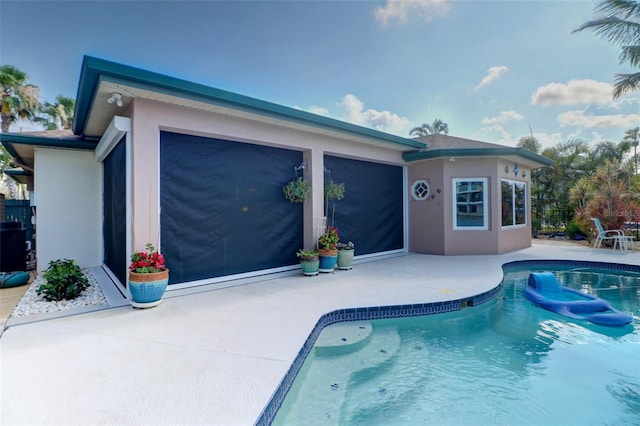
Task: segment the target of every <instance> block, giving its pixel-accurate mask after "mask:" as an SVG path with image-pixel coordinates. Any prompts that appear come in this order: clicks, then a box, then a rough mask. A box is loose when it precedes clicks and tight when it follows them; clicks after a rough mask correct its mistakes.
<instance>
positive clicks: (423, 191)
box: [411, 179, 431, 201]
mask: <svg viewBox="0 0 640 426" xmlns="http://www.w3.org/2000/svg"><path fill="white" fill-rule="evenodd" d="M430 195H431V185H429V182H427V181H426V180H424V179H420V180H417V181H415V182H413V185H411V196H412V197H413V199H414V200H416V201H424V200H427V199H429V196H430Z"/></svg>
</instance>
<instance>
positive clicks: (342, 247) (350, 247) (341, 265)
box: [337, 241, 356, 270]
mask: <svg viewBox="0 0 640 426" xmlns="http://www.w3.org/2000/svg"><path fill="white" fill-rule="evenodd" d="M355 251H356V246H355V244H353V242H351V241H349V242H348V243H346V244H343V243H338V261H337V264H338V269H342V270H347V269H351V268H353V255H354V253H355Z"/></svg>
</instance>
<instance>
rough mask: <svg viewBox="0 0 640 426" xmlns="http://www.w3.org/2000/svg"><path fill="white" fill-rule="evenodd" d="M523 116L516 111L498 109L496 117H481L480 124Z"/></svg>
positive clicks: (500, 121) (520, 118) (494, 122)
mask: <svg viewBox="0 0 640 426" xmlns="http://www.w3.org/2000/svg"><path fill="white" fill-rule="evenodd" d="M523 118H524V116H523V115H522V114H520V113H519V112H516V111H500V114H498V115H497V116H496V117H485V118H483V119H482V124H498V123H506V122H508V121H511V120H516V121H517V120H522V119H523Z"/></svg>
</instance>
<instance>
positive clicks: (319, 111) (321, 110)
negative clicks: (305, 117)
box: [309, 105, 330, 117]
mask: <svg viewBox="0 0 640 426" xmlns="http://www.w3.org/2000/svg"><path fill="white" fill-rule="evenodd" d="M309 112H312V113H314V114H318V115H324V116H325V117H329V116H330V114H329V110H328V109H326V108H324V107H321V106H317V105H311V106H310V107H309Z"/></svg>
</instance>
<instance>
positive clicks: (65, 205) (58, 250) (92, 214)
mask: <svg viewBox="0 0 640 426" xmlns="http://www.w3.org/2000/svg"><path fill="white" fill-rule="evenodd" d="M35 165H36V170H37V173H36V175H35V182H34V183H35V192H36V194H38V195H37V198H36V210H37V216H36V218H37V219H36V226H37V228H36V248H37V256H38V270H41V271H43V270H45V269H47V267H48V266H49V262H51V261H52V260H57V259H64V258H66V259H75V260H76V261H77V262H78V264H79V265H81V266H95V265H100V264H102V164H101V163H99V162H97V161H96V160H95V157H94V154H93V152H90V151H75V150H68V149H49V148H42V147H37V148H36V149H35Z"/></svg>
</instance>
